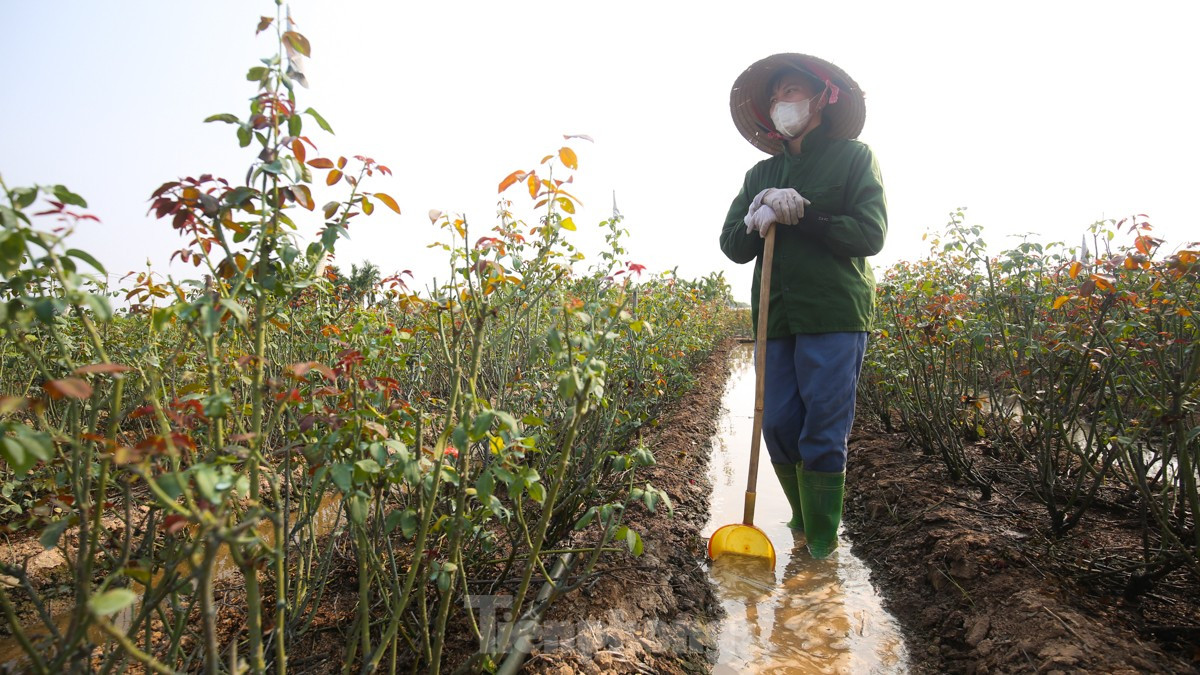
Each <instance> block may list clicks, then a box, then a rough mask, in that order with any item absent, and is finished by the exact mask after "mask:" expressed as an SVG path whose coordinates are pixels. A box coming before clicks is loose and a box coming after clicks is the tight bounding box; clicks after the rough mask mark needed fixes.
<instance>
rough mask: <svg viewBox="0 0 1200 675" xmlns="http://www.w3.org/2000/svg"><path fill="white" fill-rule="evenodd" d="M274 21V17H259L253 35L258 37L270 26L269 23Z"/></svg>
mask: <svg viewBox="0 0 1200 675" xmlns="http://www.w3.org/2000/svg"><path fill="white" fill-rule="evenodd" d="M274 20H275V17H271V16H264V17H261V18H260V19H259V20H258V29H257V30H255V31H254V34H255V35H258V34H259V33H261V32H263V31H264V30H266V29H267V28H268V27H269V26H270V25H271V22H272V21H274Z"/></svg>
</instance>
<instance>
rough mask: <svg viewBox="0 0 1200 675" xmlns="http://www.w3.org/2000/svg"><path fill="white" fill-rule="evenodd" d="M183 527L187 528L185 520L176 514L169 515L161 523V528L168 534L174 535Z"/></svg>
mask: <svg viewBox="0 0 1200 675" xmlns="http://www.w3.org/2000/svg"><path fill="white" fill-rule="evenodd" d="M185 527H187V518H184V517H183V516H181V515H179V514H178V513H172V514H171V515H169V516H167V519H166V520H165V521H164V522H163V528H165V529H166V530H167V532H168V533H169V534H175V533H176V532H179V531H180V530H182V529H183V528H185Z"/></svg>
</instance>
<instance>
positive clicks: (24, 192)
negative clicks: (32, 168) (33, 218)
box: [12, 187, 38, 209]
mask: <svg viewBox="0 0 1200 675" xmlns="http://www.w3.org/2000/svg"><path fill="white" fill-rule="evenodd" d="M12 196H13V205H14V206H16V207H17V208H18V209H24V208H28V207H29V205H30V204H32V203H34V202H35V201H37V196H38V189H37V188H36V187H22V188H14V189H13V191H12Z"/></svg>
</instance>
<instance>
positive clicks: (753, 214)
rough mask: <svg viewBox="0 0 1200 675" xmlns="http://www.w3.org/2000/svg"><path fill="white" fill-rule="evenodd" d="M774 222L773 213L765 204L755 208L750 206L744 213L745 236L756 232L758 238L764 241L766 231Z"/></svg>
mask: <svg viewBox="0 0 1200 675" xmlns="http://www.w3.org/2000/svg"><path fill="white" fill-rule="evenodd" d="M776 220H777V218H776V217H775V211H774V210H772V209H771V207H769V206H767V205H766V204H759V205H758V206H757V207H755V206H754V205H753V204H751V205H750V211H748V212H747V213H746V218H745V223H746V234H750V233H751V232H758V236H760V237H762V238H764V239H765V238H766V236H767V230H768V229H769V228H770V227H771V226H772V225H774V224H775V221H776Z"/></svg>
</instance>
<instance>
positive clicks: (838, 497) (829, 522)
mask: <svg viewBox="0 0 1200 675" xmlns="http://www.w3.org/2000/svg"><path fill="white" fill-rule="evenodd" d="M845 491H846V474H845V473H844V472H839V473H824V472H820V471H800V504H801V507H802V508H803V510H804V533H805V535H806V536H807V538H808V551H809V553H811V554H812V557H814V558H818V559H820V558H825V557H828V556H829V554H830V553H833V550H834V549H836V548H837V545H838V539H837V531H838V525H841V523H842V496H843V495H844V494H845Z"/></svg>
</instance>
